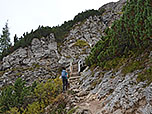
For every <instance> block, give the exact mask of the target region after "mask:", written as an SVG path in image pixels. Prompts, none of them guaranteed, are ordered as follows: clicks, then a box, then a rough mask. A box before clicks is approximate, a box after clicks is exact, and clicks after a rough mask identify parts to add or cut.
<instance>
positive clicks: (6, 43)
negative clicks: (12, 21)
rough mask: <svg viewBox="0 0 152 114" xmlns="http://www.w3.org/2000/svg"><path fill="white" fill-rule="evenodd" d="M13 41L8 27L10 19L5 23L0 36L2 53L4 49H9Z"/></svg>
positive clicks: (0, 50)
mask: <svg viewBox="0 0 152 114" xmlns="http://www.w3.org/2000/svg"><path fill="white" fill-rule="evenodd" d="M11 45H12V44H11V41H10V32H9V28H8V21H7V22H6V24H5V27H4V28H3V30H2V35H1V36H0V53H2V52H3V51H4V50H6V49H8V47H10V46H11Z"/></svg>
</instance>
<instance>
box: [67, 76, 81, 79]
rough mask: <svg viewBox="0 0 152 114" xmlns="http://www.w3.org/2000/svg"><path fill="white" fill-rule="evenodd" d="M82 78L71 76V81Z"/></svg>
mask: <svg viewBox="0 0 152 114" xmlns="http://www.w3.org/2000/svg"><path fill="white" fill-rule="evenodd" d="M80 77H81V76H71V77H70V78H69V80H74V79H79V78H80Z"/></svg>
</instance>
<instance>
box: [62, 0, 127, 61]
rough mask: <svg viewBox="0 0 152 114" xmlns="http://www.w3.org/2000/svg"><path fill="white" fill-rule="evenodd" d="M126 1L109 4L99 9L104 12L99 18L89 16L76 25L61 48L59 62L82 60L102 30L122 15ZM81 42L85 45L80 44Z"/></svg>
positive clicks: (99, 37)
mask: <svg viewBox="0 0 152 114" xmlns="http://www.w3.org/2000/svg"><path fill="white" fill-rule="evenodd" d="M125 3H126V0H120V1H119V2H116V3H113V2H112V3H109V4H106V5H104V6H102V7H101V8H99V11H100V10H101V9H105V12H104V13H103V14H102V15H101V16H93V17H92V16H90V17H89V18H88V19H86V21H84V22H81V23H77V24H76V25H75V26H74V27H73V28H72V29H71V31H70V32H69V35H68V36H67V37H66V38H65V41H64V43H63V46H62V50H61V54H62V56H63V57H61V60H60V62H61V63H64V62H67V61H68V62H69V59H73V60H75V61H78V60H80V59H84V58H85V57H86V56H88V54H89V53H90V51H91V48H92V47H93V46H94V45H95V44H96V43H97V42H98V41H99V40H100V39H101V37H102V35H104V30H105V29H106V28H107V27H108V26H110V25H111V24H112V22H113V21H115V20H117V19H119V18H120V16H121V15H122V13H121V9H122V7H123V6H124V4H125ZM81 42H83V43H85V44H83V45H82V44H80V43H81Z"/></svg>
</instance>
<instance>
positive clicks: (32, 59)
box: [0, 34, 60, 86]
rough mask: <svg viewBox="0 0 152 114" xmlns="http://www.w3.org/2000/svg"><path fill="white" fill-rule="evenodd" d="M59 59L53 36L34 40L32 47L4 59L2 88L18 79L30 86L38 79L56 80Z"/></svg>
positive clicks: (17, 51)
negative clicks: (20, 78)
mask: <svg viewBox="0 0 152 114" xmlns="http://www.w3.org/2000/svg"><path fill="white" fill-rule="evenodd" d="M59 59H60V55H59V53H58V51H57V42H56V41H55V37H54V35H53V34H50V36H48V37H46V38H41V39H37V38H34V39H33V40H32V43H31V46H28V47H25V48H19V49H17V50H16V51H14V52H13V53H12V54H10V55H8V56H7V57H4V58H3V61H2V64H1V76H0V79H1V80H0V82H1V83H0V86H3V85H5V84H8V83H13V82H14V81H15V80H16V78H18V77H22V78H23V79H24V80H25V81H27V82H28V83H29V84H31V83H32V82H33V81H34V80H37V79H43V80H44V79H48V78H54V77H55V75H56V74H57V73H56V69H57V68H58V67H59V66H60V65H59V63H58V60H59Z"/></svg>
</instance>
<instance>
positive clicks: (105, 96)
mask: <svg viewBox="0 0 152 114" xmlns="http://www.w3.org/2000/svg"><path fill="white" fill-rule="evenodd" d="M140 72H141V71H140V70H136V71H134V72H132V73H128V74H126V75H125V76H124V74H123V73H121V69H120V70H119V71H117V72H114V71H113V70H111V71H107V72H104V71H101V70H100V69H99V68H96V69H94V70H93V71H91V70H90V69H88V70H86V71H85V72H83V73H82V75H81V77H82V78H81V79H80V82H81V83H80V88H81V90H82V91H87V92H88V91H89V92H90V93H89V96H96V97H95V98H94V99H98V100H100V101H102V108H101V110H100V111H99V112H98V113H99V114H107V113H108V114H116V113H118V112H119V113H120V114H125V113H130V114H131V113H133V112H136V113H141V114H151V113H152V110H151V109H152V103H151V101H152V83H151V84H150V85H148V86H146V85H147V83H146V81H145V82H137V76H138V73H140ZM87 100H88V101H89V97H88V99H87Z"/></svg>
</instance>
